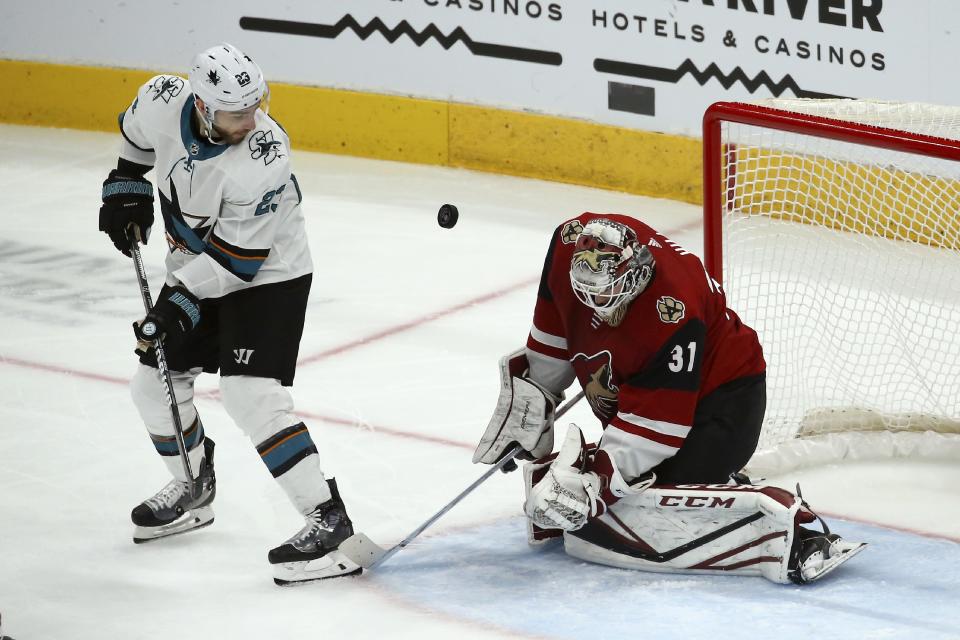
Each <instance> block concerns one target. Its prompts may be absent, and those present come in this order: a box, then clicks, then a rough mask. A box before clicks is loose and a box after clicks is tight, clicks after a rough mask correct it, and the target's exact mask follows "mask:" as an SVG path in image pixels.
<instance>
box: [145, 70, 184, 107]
mask: <svg viewBox="0 0 960 640" xmlns="http://www.w3.org/2000/svg"><path fill="white" fill-rule="evenodd" d="M151 89H152V90H153V99H154V101H156V100H163V101H164V102H167V103H169V102H170V99H171V98H176V97H177V96H178V95H180V92H181V91H183V78H178V77H177V76H169V77H167V76H160V77H159V78H157V79H156V80H155V81H154V82H153V85H152V87H151Z"/></svg>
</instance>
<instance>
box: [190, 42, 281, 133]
mask: <svg viewBox="0 0 960 640" xmlns="http://www.w3.org/2000/svg"><path fill="white" fill-rule="evenodd" d="M189 80H190V88H191V89H192V90H193V94H194V95H195V96H196V97H198V98H200V99H201V100H203V104H204V108H203V109H202V110H201V109H199V108H198V109H197V111H198V113H200V116H201V117H202V118H203V120H204V124H206V125H207V127H212V126H213V120H214V117H215V115H216V113H217V111H240V110H242V109H247V108H249V107H252V106H254V105H260V108H261V109H262V110H263V112H264V113H266V112H267V110H268V108H269V105H268V102H269V96H270V90H269V88H268V87H267V82H266V80H264V78H263V72H261V71H260V67H259V66H257V63H256V62H254V61H253V60H252V59H251V58H250V56H248V55H246V54H245V53H243V52H242V51H240V50H239V49H237V48H236V47H235V46H233V45H232V44H227V43H226V42H224V43H222V44H218V45H217V46H215V47H210V48H209V49H207V50H206V51H201V52H200V53H198V54H197V55H196V56H194V58H193V64H192V65H190V74H189Z"/></svg>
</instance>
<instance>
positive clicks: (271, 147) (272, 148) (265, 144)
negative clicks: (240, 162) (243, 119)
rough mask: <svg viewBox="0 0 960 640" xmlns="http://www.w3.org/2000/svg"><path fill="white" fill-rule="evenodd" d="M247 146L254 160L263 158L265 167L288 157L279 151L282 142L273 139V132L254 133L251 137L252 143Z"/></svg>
mask: <svg viewBox="0 0 960 640" xmlns="http://www.w3.org/2000/svg"><path fill="white" fill-rule="evenodd" d="M247 146H249V147H250V157H251V158H253V159H254V160H259V159H260V158H263V164H265V165H267V164H270V163H271V162H273V161H274V160H276V159H277V158H282V157H283V156H284V155H286V154H283V153H280V152H279V151H278V149H279V148H280V142H279V141H277V140H274V139H273V131H256V132H254V134H253V135H252V136H250V142H249V143H248V144H247Z"/></svg>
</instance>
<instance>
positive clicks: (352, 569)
mask: <svg viewBox="0 0 960 640" xmlns="http://www.w3.org/2000/svg"><path fill="white" fill-rule="evenodd" d="M362 572H363V568H362V567H361V566H359V565H358V564H357V563H355V562H353V561H352V560H350V559H349V558H347V557H346V556H345V555H343V554H342V553H340V552H339V551H337V550H333V551H331V552H330V553H328V554H327V555H325V556H323V557H322V558H316V559H314V560H307V561H306V562H282V563H280V564H275V565H273V582H274V583H275V584H277V585H279V586H281V587H286V586H294V585H298V584H304V583H307V582H315V581H317V580H326V579H328V578H341V577H346V576H355V575H359V574H360V573H362Z"/></svg>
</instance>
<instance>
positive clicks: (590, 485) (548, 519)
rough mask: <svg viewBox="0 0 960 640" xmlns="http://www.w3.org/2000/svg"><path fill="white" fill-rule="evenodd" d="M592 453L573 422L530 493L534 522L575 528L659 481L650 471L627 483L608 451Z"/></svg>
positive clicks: (544, 526)
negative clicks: (557, 450)
mask: <svg viewBox="0 0 960 640" xmlns="http://www.w3.org/2000/svg"><path fill="white" fill-rule="evenodd" d="M589 453H590V452H589V451H588V449H587V445H586V442H585V441H584V439H583V433H582V432H581V431H580V427H578V426H577V425H575V424H571V425H570V426H569V427H568V428H567V436H566V438H565V439H564V441H563V445H562V446H561V447H560V451H559V452H558V453H557V457H556V459H555V460H554V461H553V462H552V463H551V464H550V466H549V469H547V472H546V475H544V476H543V477H542V478H541V479H540V480H539V482H537V483H536V484H534V485H533V487H532V488H531V489H530V490H529V493H528V495H527V500H526V503H525V504H524V512H525V513H526V514H527V517H529V518H530V520H531V521H533V524H535V525H537V526H538V527H540V528H541V529H562V530H564V531H576V530H577V529H579V528H581V527H582V526H583V525H585V524H586V523H587V520H589V519H590V518H595V517H598V516H600V515H603V513H605V512H606V510H607V507H609V506H610V505H612V504H613V503H614V502H616V501H617V500H619V499H620V498H624V497H627V496H629V495H637V494H639V493H642V492H643V491H644V490H645V489H646V488H647V487H649V486H650V485H652V484H653V483H654V481H655V480H656V476H655V475H654V474H653V473H647V474H644V475H643V476H641V477H640V478H638V479H636V480H634V481H633V482H632V483H627V481H626V480H624V478H623V476H622V475H621V474H620V470H619V469H617V465H616V463H615V462H614V460H613V458H612V457H610V455H609V454H608V453H607V452H606V451H604V450H603V449H598V450H596V452H595V454H594V455H593V457H590V455H589Z"/></svg>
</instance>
